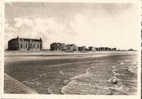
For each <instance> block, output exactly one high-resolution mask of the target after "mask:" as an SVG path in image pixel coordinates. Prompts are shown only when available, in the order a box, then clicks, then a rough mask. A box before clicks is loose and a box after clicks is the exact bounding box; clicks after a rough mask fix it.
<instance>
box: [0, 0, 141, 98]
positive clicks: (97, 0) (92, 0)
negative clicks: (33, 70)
mask: <svg viewBox="0 0 142 99" xmlns="http://www.w3.org/2000/svg"><path fill="white" fill-rule="evenodd" d="M8 2H37V3H38V2H67V3H70V2H75V3H77V2H79V3H80V2H83V3H134V4H136V5H138V12H137V13H139V14H138V17H139V18H138V21H139V23H140V21H141V16H140V12H141V8H140V7H141V5H140V4H141V3H140V1H139V0H86V1H83V0H68V1H67V0H46V1H45V0H22V1H19V0H5V3H8ZM2 13H3V14H2V23H3V24H2V33H1V36H0V37H1V38H2V43H1V45H2V47H4V22H5V21H4V5H3V6H2ZM138 32H139V34H138V36H139V41H140V43H139V46H140V48H139V49H140V50H139V51H138V53H139V55H138V61H139V64H138V92H137V95H128V96H126V95H112V96H111V95H41V94H40V95H39V94H35V95H34V94H32V95H31V94H4V93H3V86H4V83H3V81H4V48H3V50H2V52H1V54H2V60H3V61H2V63H1V68H0V72H1V75H0V78H1V79H2V80H1V81H2V82H1V83H0V84H1V85H2V86H1V90H0V93H1V97H2V98H9V99H11V98H19V99H21V98H22V99H25V98H26V99H27V98H28V99H32V98H34V99H36V98H53V99H78V98H79V99H98V98H100V99H105V98H108V99H120V98H121V99H140V98H141V25H140V24H139V28H138Z"/></svg>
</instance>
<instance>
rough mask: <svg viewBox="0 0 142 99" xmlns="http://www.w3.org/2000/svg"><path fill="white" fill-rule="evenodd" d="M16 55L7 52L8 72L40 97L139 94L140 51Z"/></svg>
mask: <svg viewBox="0 0 142 99" xmlns="http://www.w3.org/2000/svg"><path fill="white" fill-rule="evenodd" d="M15 53H17V52H15ZM15 53H14V52H13V53H12V52H8V53H7V52H6V53H5V67H4V69H5V73H7V74H8V75H10V76H11V77H13V78H14V79H16V80H18V81H19V82H21V83H22V84H24V85H25V86H27V87H29V88H31V89H33V90H35V91H36V92H37V93H40V94H93V95H132V94H135V93H136V91H137V86H136V82H137V54H136V52H96V53H79V54H78V53H58V54H57V53H54V54H53V53H45V52H40V53H36V52H34V53H25V52H22V53H21V52H19V53H20V54H19V53H17V54H16V55H15ZM113 79H115V80H116V79H117V81H116V82H113V81H112V80H113ZM5 83H6V80H5ZM6 88H8V87H7V86H5V90H6ZM5 92H6V91H5ZM6 93H9V92H6Z"/></svg>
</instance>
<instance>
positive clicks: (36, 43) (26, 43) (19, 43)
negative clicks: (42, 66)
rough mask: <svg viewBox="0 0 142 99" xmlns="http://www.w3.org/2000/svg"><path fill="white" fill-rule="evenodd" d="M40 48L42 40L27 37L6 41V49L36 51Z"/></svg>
mask: <svg viewBox="0 0 142 99" xmlns="http://www.w3.org/2000/svg"><path fill="white" fill-rule="evenodd" d="M41 49H42V40H41V38H40V39H28V38H19V37H17V38H14V39H11V40H9V41H8V50H24V51H29V50H31V51H37V50H41Z"/></svg>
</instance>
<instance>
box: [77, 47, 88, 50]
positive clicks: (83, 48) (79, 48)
mask: <svg viewBox="0 0 142 99" xmlns="http://www.w3.org/2000/svg"><path fill="white" fill-rule="evenodd" d="M86 49H87V48H86V46H81V47H78V50H79V51H86Z"/></svg>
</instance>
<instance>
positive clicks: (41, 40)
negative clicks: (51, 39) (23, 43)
mask: <svg viewBox="0 0 142 99" xmlns="http://www.w3.org/2000/svg"><path fill="white" fill-rule="evenodd" d="M18 38H19V39H23V40H33V41H42V39H41V38H39V39H32V38H20V37H17V38H15V39H18Z"/></svg>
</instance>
